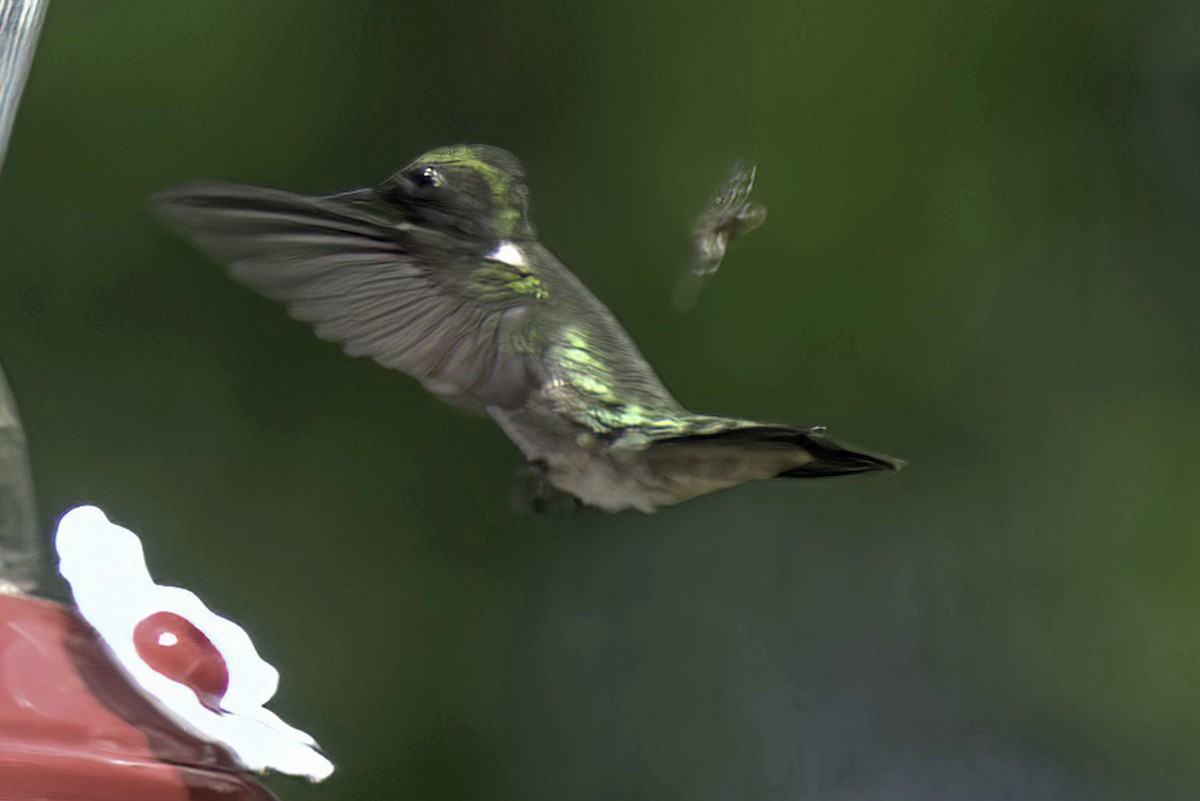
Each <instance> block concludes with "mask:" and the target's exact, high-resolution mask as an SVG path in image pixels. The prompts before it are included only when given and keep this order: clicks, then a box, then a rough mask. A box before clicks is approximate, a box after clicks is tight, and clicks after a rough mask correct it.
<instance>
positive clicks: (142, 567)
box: [55, 506, 333, 781]
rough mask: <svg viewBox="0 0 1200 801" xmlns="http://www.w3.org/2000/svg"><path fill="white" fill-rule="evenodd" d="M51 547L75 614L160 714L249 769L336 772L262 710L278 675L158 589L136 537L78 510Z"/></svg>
mask: <svg viewBox="0 0 1200 801" xmlns="http://www.w3.org/2000/svg"><path fill="white" fill-rule="evenodd" d="M55 545H56V547H57V549H58V557H59V572H60V573H62V576H63V578H65V579H66V580H67V581H68V582H69V583H70V585H71V592H72V594H73V595H74V597H75V605H76V606H77V607H78V608H79V612H80V614H81V615H83V617H84V619H85V620H87V622H88V623H89V624H90V625H91V626H92V628H94V629H95V630H96V632H97V633H98V634H99V635H100V637H101V638H102V639H103V640H104V643H105V645H106V646H108V649H109V650H110V651H111V652H112V654H113V656H114V657H115V658H116V660H117V662H118V663H119V664H120V665H121V667H122V668H124V670H125V672H126V673H127V674H128V675H129V677H130V678H131V679H132V680H133V681H134V683H135V684H136V685H137V686H138V687H140V688H141V690H142V692H144V693H145V694H146V695H147V697H149V698H150V699H151V700H152V701H153V702H154V703H155V705H156V706H157V707H158V708H159V709H160V710H162V712H163V713H164V714H166V715H167V716H168V717H169V718H171V719H172V720H174V721H175V722H176V723H177V724H179V725H180V726H181V727H182V728H184V729H185V730H187V731H189V732H191V733H192V734H194V735H195V736H197V737H200V738H202V739H204V740H208V741H211V742H213V743H217V744H218V745H221V746H224V747H225V748H226V749H227V750H228V751H229V752H230V753H231V754H233V756H234V757H235V758H236V759H237V760H238V761H239V762H241V763H242V764H243V765H244V766H245V767H246V768H247V769H249V770H254V771H262V770H267V769H271V770H277V771H280V772H281V773H290V774H292V775H296V776H306V777H308V778H309V779H311V780H313V781H321V780H322V779H324V778H326V777H327V776H329V774H331V773H332V772H333V763H331V762H330V761H329V760H328V759H326V758H325V757H324V756H323V755H322V754H321V753H320V751H319V750H318V749H317V746H316V742H315V741H314V740H313V738H312V737H310V736H309V735H307V734H305V733H304V732H302V731H300V730H299V729H295V728H292V727H291V726H289V725H287V724H286V723H284V722H283V721H282V720H280V719H279V717H278V716H277V715H276V714H275V713H273V712H270V711H268V710H267V709H264V708H263V705H264V704H265V703H266V702H267V701H269V700H270V699H271V696H273V695H274V694H275V690H276V689H277V687H278V686H279V671H277V670H276V669H275V668H273V667H272V666H271V665H269V664H268V663H267V662H265V661H264V660H263V659H262V657H260V656H259V655H258V652H257V651H256V650H255V649H254V644H253V643H252V642H251V641H250V637H249V635H247V634H246V632H245V631H244V630H243V629H242V627H241V626H239V625H238V624H236V623H234V622H233V621H231V620H227V619H225V618H223V617H221V616H220V615H217V614H214V613H213V612H212V611H211V610H210V609H209V608H208V607H207V606H205V605H204V602H203V601H201V600H200V599H199V598H197V597H196V595H195V594H193V593H191V592H189V591H188V590H184V589H180V588H179V587H163V586H160V585H158V584H155V583H154V579H152V578H151V577H150V573H149V571H148V570H147V568H146V558H145V556H144V555H143V553H142V543H141V541H140V540H139V539H138V537H137V535H136V534H134V533H133V532H132V531H129V530H128V529H126V528H122V527H121V526H118V525H115V524H114V523H112V522H110V521H109V519H108V518H107V517H106V516H105V514H104V512H102V511H100V510H99V509H97V508H96V507H95V506H80V507H76V508H75V509H72V510H71V511H69V512H67V513H66V514H65V515H63V517H62V520H60V521H59V524H58V533H57V535H56V538H55Z"/></svg>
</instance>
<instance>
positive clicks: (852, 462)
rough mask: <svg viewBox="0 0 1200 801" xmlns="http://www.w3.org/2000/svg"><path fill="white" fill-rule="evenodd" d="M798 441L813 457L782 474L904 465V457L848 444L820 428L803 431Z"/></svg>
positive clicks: (810, 474) (833, 473) (835, 472)
mask: <svg viewBox="0 0 1200 801" xmlns="http://www.w3.org/2000/svg"><path fill="white" fill-rule="evenodd" d="M795 442H796V444H797V445H799V446H800V447H802V448H803V449H804V450H806V451H808V452H809V453H810V454H812V457H813V460H812V461H811V462H808V463H807V464H802V465H800V466H799V467H794V468H792V469H790V470H784V471H783V472H782V473H780V474H779V477H780V478H820V477H822V476H844V475H849V474H851V473H870V472H873V471H875V470H889V471H891V472H893V473H894V472H896V471H897V470H900V469H902V468H903V467H904V465H905V461H904V460H903V459H897V458H895V457H892V456H884V455H883V454H879V453H868V452H866V451H860V450H855V449H853V448H848V447H846V446H845V445H841V444H839V443H837V442H834V441H833V440H831V439H828V438H827V437H825V436H824V433H823V430H820V429H816V430H809V431H803V432H800V433H799V434H798V435H797V436H796V440H795Z"/></svg>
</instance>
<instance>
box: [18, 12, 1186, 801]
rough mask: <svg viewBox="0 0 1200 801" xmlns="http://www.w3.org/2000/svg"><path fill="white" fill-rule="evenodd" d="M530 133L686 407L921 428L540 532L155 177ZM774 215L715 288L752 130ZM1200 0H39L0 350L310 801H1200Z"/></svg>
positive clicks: (338, 161) (491, 457)
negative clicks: (832, 475)
mask: <svg viewBox="0 0 1200 801" xmlns="http://www.w3.org/2000/svg"><path fill="white" fill-rule="evenodd" d="M463 141H477V142H488V143H493V144H497V145H501V146H503V147H506V148H508V149H510V150H512V151H513V152H515V153H516V154H517V155H519V156H520V157H521V158H522V159H523V160H524V162H525V165H526V168H527V170H528V172H529V175H530V185H531V189H532V193H533V202H534V209H533V211H534V219H535V221H536V223H537V224H538V226H539V228H540V231H541V234H542V237H543V239H544V241H545V242H546V243H547V245H548V246H549V247H550V248H551V249H552V250H554V251H555V252H556V253H557V255H558V256H559V257H560V258H561V259H562V260H563V261H564V262H565V263H566V264H568V265H569V266H570V267H571V268H572V269H573V270H574V271H575V272H576V273H577V274H578V275H579V276H580V277H581V278H582V279H583V280H584V281H585V282H586V283H587V284H588V285H590V286H591V287H592V288H593V289H594V291H595V292H596V294H597V295H598V296H599V297H600V298H601V299H603V300H604V301H605V302H606V303H607V304H608V305H609V306H610V307H611V308H612V309H613V311H614V312H616V314H617V315H618V316H619V317H620V318H621V320H622V321H623V322H624V323H625V324H626V326H627V327H628V329H629V330H630V332H631V334H632V335H633V336H634V338H635V339H636V340H637V341H638V342H639V344H640V345H641V347H642V350H643V351H644V352H645V353H646V355H647V356H648V358H649V359H650V360H651V361H652V362H653V363H654V364H655V365H656V367H657V368H658V369H659V371H660V373H661V375H662V376H663V379H664V380H665V381H666V383H667V384H668V385H669V386H670V387H671V388H672V389H673V390H674V391H675V392H676V394H677V395H678V396H679V397H680V398H681V399H682V400H683V401H684V402H685V403H686V404H688V405H689V406H692V407H693V408H696V409H699V410H703V411H706V412H714V413H721V412H724V413H732V414H736V415H741V416H752V417H759V418H763V419H770V420H779V421H787V422H793V423H805V424H808V423H823V424H825V425H828V426H829V427H830V429H831V432H832V433H834V434H835V435H839V436H841V437H844V438H846V439H848V440H849V441H851V442H854V443H858V444H861V445H864V446H868V447H871V448H876V449H879V450H882V451H886V452H889V453H894V454H896V455H899V456H903V457H905V458H907V459H908V460H909V461H910V467H909V469H908V470H906V471H905V472H903V473H901V474H900V475H898V476H880V477H872V478H864V479H848V480H837V481H830V482H827V483H821V482H774V483H763V484H757V485H753V486H744V487H741V488H738V489H736V490H732V491H729V492H725V493H721V494H718V495H714V496H710V497H706V498H701V499H698V500H696V501H693V502H690V503H688V504H685V505H682V506H680V507H676V508H673V509H669V510H666V511H664V512H662V513H660V514H657V515H654V516H641V515H638V514H633V513H630V514H622V515H618V516H612V517H610V516H604V515H601V514H596V513H588V514H580V515H574V516H570V515H568V516H561V517H550V518H537V517H522V516H516V515H513V514H511V513H510V512H509V511H508V507H507V494H508V487H509V476H510V474H511V472H512V471H513V470H514V469H515V468H516V467H517V465H518V463H519V457H518V454H517V452H516V450H515V449H514V448H513V447H512V446H511V445H510V444H509V443H508V442H507V441H506V440H505V439H504V438H503V436H502V435H501V434H500V433H499V431H498V430H497V429H496V428H495V427H494V426H493V425H492V424H491V423H489V422H488V421H486V420H483V419H476V418H471V417H468V416H465V415H463V414H461V413H459V412H457V411H455V410H454V409H452V408H450V407H448V406H445V405H442V404H440V403H439V402H437V401H436V400H435V399H434V398H432V397H431V396H429V395H428V394H427V393H425V392H424V391H423V390H421V389H420V387H419V386H418V385H417V383H416V382H414V381H412V380H411V379H409V378H407V377H405V376H403V375H401V374H399V373H391V372H388V371H386V370H383V369H381V368H379V367H378V366H376V365H375V364H373V363H372V362H369V361H364V360H351V359H349V358H347V357H345V356H344V355H342V354H341V353H340V351H339V350H338V348H337V347H336V346H334V345H331V344H327V343H323V342H321V341H319V340H318V339H316V337H314V336H313V335H312V334H311V332H309V331H308V330H307V328H306V327H305V326H303V325H301V324H299V323H295V322H293V321H291V320H289V319H288V318H287V317H286V315H285V314H284V313H283V311H282V310H281V309H280V308H279V307H277V306H275V305H274V304H272V303H270V302H268V301H266V300H263V299H261V298H259V297H258V296H256V295H254V294H253V293H251V292H249V291H247V290H245V289H243V288H242V287H239V286H237V285H235V284H234V283H233V282H232V281H230V280H229V279H228V278H227V277H226V276H225V275H224V274H223V273H222V271H221V270H220V269H219V268H217V267H214V266H212V265H210V264H208V263H206V262H205V260H204V259H203V258H202V257H201V256H200V255H199V254H198V253H197V252H195V251H194V250H192V249H190V248H189V247H188V246H187V245H185V244H184V243H183V242H181V241H178V240H176V239H174V238H173V237H171V236H170V235H169V234H168V233H166V232H165V231H164V230H163V228H162V227H161V226H160V225H159V224H157V223H156V221H155V220H154V219H153V218H152V216H151V215H150V213H149V211H148V206H147V201H146V199H147V197H148V196H149V195H150V194H151V193H152V192H154V191H155V190H158V189H161V188H163V187H166V186H170V185H172V184H175V183H178V182H181V181H184V180H188V179H194V178H220V179H228V180H236V181H241V182H247V183H258V184H264V185H269V186H277V187H283V188H288V189H292V190H295V191H310V192H324V191H333V190H339V189H345V188H351V187H355V186H359V185H365V184H369V183H372V182H374V181H376V180H378V179H380V178H382V177H383V176H384V175H386V174H387V173H388V172H389V171H391V170H393V169H395V168H396V167H398V166H400V165H401V164H403V163H405V162H407V161H408V160H409V159H410V158H412V157H413V156H415V155H416V154H418V153H420V152H422V151H424V150H426V149H429V148H431V147H434V146H437V145H442V144H449V143H455V142H463ZM739 156H746V157H749V158H752V159H754V160H756V161H757V162H758V164H759V185H758V198H759V199H760V200H761V201H762V202H764V203H765V204H766V205H767V206H768V207H769V208H770V210H771V215H770V219H769V220H768V222H767V224H766V226H765V227H763V228H762V229H761V230H760V231H757V232H755V233H754V234H753V235H751V236H748V237H747V238H745V239H744V240H740V241H738V243H737V244H736V245H735V246H734V247H733V248H732V251H731V254H730V256H729V258H728V259H727V261H726V263H725V265H724V267H723V268H722V272H721V274H720V275H719V276H718V277H717V279H716V280H715V281H714V282H713V283H712V284H710V286H709V287H708V289H707V291H706V294H705V295H704V297H703V298H702V299H701V302H700V304H699V306H698V308H697V309H696V310H695V311H694V312H692V313H691V314H688V315H683V316H680V315H676V314H674V313H672V312H671V311H670V310H669V305H668V296H669V293H670V289H671V286H672V284H673V282H674V281H675V279H676V276H677V275H678V274H679V271H680V270H681V269H682V268H683V267H684V266H685V264H686V262H687V258H688V255H689V241H688V236H689V231H688V228H689V224H690V220H691V218H692V216H693V215H694V214H695V213H696V212H697V211H698V210H699V209H700V208H702V206H703V204H704V202H705V199H706V198H707V196H708V193H709V192H710V191H711V189H712V188H713V187H714V186H715V185H716V183H717V182H718V181H719V180H720V179H721V178H722V177H723V176H724V175H725V173H726V171H727V169H728V168H729V166H730V165H731V164H732V162H733V161H734V159H735V158H737V157H739ZM1198 212H1200V5H1198V4H1196V3H1195V2H1194V0H1176V1H1175V2H1144V3H1115V2H1090V3H1070V2H1065V1H1064V0H1058V1H1056V2H1033V1H1032V0H1026V1H1018V2H1009V3H963V2H959V1H958V0H933V1H932V2H923V3H921V2H912V0H903V1H902V2H894V3H881V2H875V1H874V0H870V1H869V0H852V1H851V2H845V1H842V2H831V1H830V0H813V2H777V1H776V0H755V2H751V3H745V4H740V5H739V4H729V3H714V2H707V3H698V2H682V1H681V0H672V1H671V2H661V3H646V2H642V1H641V0H612V1H611V2H606V3H580V4H569V3H554V2H532V0H527V1H525V2H514V3H495V4H474V3H464V2H440V3H396V2H374V3H368V2H353V3H324V2H316V1H315V0H314V1H313V2H298V0H287V1H286V2H285V1H284V0H277V1H275V2H257V3H244V2H237V1H236V0H227V1H223V2H208V3H203V4H201V3H162V2H151V1H150V0H139V1H138V2H132V1H130V2H123V3H92V2H78V1H74V2H72V1H71V0H59V1H58V2H55V3H52V5H51V8H50V12H49V15H48V18H47V21H46V26H45V29H44V31H43V35H42V39H41V42H40V45H39V50H38V53H37V57H36V59H35V62H34V68H33V73H32V76H31V79H30V82H29V84H28V86H27V88H26V93H25V99H24V101H23V105H22V108H21V113H20V114H19V116H18V119H17V125H16V129H15V132H14V138H13V141H12V146H11V150H10V153H9V157H8V160H7V162H6V164H5V165H4V172H3V175H2V180H0V259H2V261H3V264H2V273H0V281H2V287H0V360H2V361H3V363H4V366H5V368H6V370H7V373H8V377H9V380H10V382H11V384H12V387H13V390H14V392H15V393H16V394H17V397H18V400H19V402H20V404H21V409H22V413H23V416H24V418H25V423H26V427H27V429H28V434H29V439H30V443H31V450H32V459H33V464H34V472H35V477H36V482H37V486H38V490H39V505H40V509H41V513H42V515H43V518H44V521H46V525H47V527H49V526H50V525H51V524H52V522H53V520H54V519H55V518H56V517H57V516H58V515H59V514H61V512H62V511H63V510H65V509H66V508H67V507H68V506H69V505H70V504H73V503H77V502H80V501H92V502H96V503H98V504H100V505H101V506H102V507H103V508H104V509H105V510H106V511H107V512H108V513H109V515H110V516H112V517H113V518H114V519H115V520H117V521H120V522H122V523H124V524H126V525H128V526H130V527H131V528H133V529H135V530H136V531H138V532H140V533H141V534H142V536H143V538H144V539H145V540H146V542H147V550H148V552H149V559H150V562H151V566H152V569H153V570H154V571H155V573H156V575H158V576H160V577H162V578H163V579H166V580H168V581H170V582H173V583H178V584H181V585H184V586H187V587H191V588H194V589H196V590H197V591H198V592H200V593H201V594H202V596H203V597H205V598H206V600H208V602H209V603H210V605H212V606H213V607H214V608H216V609H217V610H218V611H219V612H223V613H225V614H228V615H229V616H231V617H234V618H235V619H238V620H239V621H241V622H243V623H244V624H245V625H246V626H247V628H249V629H250V630H251V631H252V632H253V633H254V634H255V636H256V638H257V640H258V642H259V646H260V649H261V650H262V651H263V653H264V654H265V655H266V656H267V657H268V658H269V659H270V660H271V661H273V662H275V663H276V664H277V665H279V666H280V667H281V668H282V672H283V682H282V688H281V691H280V695H279V697H278V698H277V701H276V703H275V705H274V706H275V708H276V710H277V711H279V712H280V713H281V714H282V715H283V716H284V718H285V719H287V720H288V721H289V722H292V723H294V724H296V725H298V726H301V727H303V728H305V729H307V730H309V731H311V732H313V733H314V734H315V735H316V736H317V737H318V738H319V739H320V740H321V742H322V744H323V745H324V746H325V747H326V749H327V750H328V751H329V753H330V754H331V755H332V756H333V758H334V759H335V761H336V762H337V763H338V766H339V769H338V772H337V773H336V774H335V775H334V776H333V778H332V779H330V780H329V781H328V782H327V783H326V784H325V785H322V786H313V787H309V786H306V785H303V784H301V783H298V782H291V781H286V780H283V781H280V780H272V782H271V784H272V786H273V787H274V788H275V789H276V790H277V791H278V792H279V793H280V794H281V796H282V797H283V798H284V799H285V801H296V800H298V799H304V800H305V801H307V800H308V799H312V800H313V801H316V800H317V799H325V800H330V801H332V800H333V799H347V801H350V800H354V801H358V800H359V799H378V798H421V799H520V801H535V799H605V800H606V801H611V800H612V799H655V800H656V801H661V799H676V798H677V799H689V801H702V800H703V799H714V800H715V799H770V800H772V801H785V800H791V799H823V800H824V799H856V800H857V799H913V800H914V801H916V800H917V799H921V800H923V801H926V800H929V799H1002V798H1003V799H1009V798H1013V799H1053V800H1055V801H1057V800H1058V799H1126V798H1128V799H1149V798H1163V799H1193V798H1195V797H1196V794H1197V792H1198V791H1197V788H1198V787H1200V690H1198V682H1200V581H1198V580H1197V575H1198V572H1200V537H1198V536H1197V535H1198V533H1200V503H1197V490H1198V489H1200V482H1198V479H1200V469H1198V468H1197V466H1196V459H1197V456H1196V455H1197V452H1198V451H1200V411H1198V410H1200V369H1198V368H1200V364H1198V362H1200V358H1198V355H1200V349H1198V347H1197V343H1198V342H1200V315H1198V314H1197V302H1198V300H1200V226H1198V225H1197V223H1196V221H1197V213H1198Z"/></svg>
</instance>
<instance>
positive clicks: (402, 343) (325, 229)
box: [154, 183, 537, 411]
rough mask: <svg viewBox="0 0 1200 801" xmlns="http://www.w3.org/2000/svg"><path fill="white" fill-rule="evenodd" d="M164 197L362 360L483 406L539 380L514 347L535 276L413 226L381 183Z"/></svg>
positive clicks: (159, 202) (177, 216)
mask: <svg viewBox="0 0 1200 801" xmlns="http://www.w3.org/2000/svg"><path fill="white" fill-rule="evenodd" d="M154 200H155V206H156V207H157V209H158V211H159V212H160V213H162V215H163V216H165V217H166V218H167V219H168V220H169V221H170V222H171V223H172V224H173V225H174V227H176V228H177V229H178V230H179V231H181V232H182V233H184V234H185V235H187V236H188V237H189V238H191V239H193V240H194V241H195V242H196V243H197V244H198V245H199V246H200V247H201V248H202V249H203V250H205V251H206V252H207V253H209V254H210V255H211V256H213V257H214V258H215V259H217V260H218V261H221V262H224V263H226V264H228V265H229V267H230V271H231V273H232V274H233V277H234V278H235V279H237V280H238V281H240V282H242V283H244V284H247V285H249V286H251V287H253V288H254V289H256V290H258V291H259V292H261V293H262V294H263V295H266V296H267V297H269V298H272V299H274V300H277V301H280V302H281V303H283V304H284V305H285V306H286V307H287V309H288V311H289V313H290V314H291V315H292V316H293V317H295V318H297V319H299V320H303V321H305V322H308V323H311V324H312V325H313V327H314V329H315V330H316V332H317V334H318V336H320V337H322V338H323V339H328V340H332V341H335V342H340V343H342V344H343V345H344V347H345V350H346V352H347V353H348V354H350V355H351V356H370V357H371V358H373V359H375V361H377V362H379V363H380V364H382V365H383V366H385V367H390V368H393V369H396V370H400V371H402V372H405V373H408V374H409V375H412V376H414V377H416V378H418V379H420V380H421V382H422V383H423V384H424V385H425V386H426V388H428V389H429V390H430V391H432V392H435V393H437V394H438V395H441V396H443V397H444V398H446V399H447V400H450V401H452V402H454V403H456V404H459V405H462V406H466V407H467V408H471V409H474V410H476V411H483V410H484V409H486V407H488V406H499V407H502V408H509V407H512V406H516V405H518V404H520V403H521V401H522V400H523V398H524V396H525V394H526V393H527V392H528V390H529V388H530V387H531V386H532V385H533V384H534V383H535V378H534V376H533V375H532V370H533V367H532V366H531V365H530V364H529V363H528V360H527V359H526V358H524V357H523V356H522V354H521V352H518V351H517V350H516V349H515V348H514V347H513V346H514V344H515V343H516V342H518V341H520V340H521V339H522V338H523V337H527V330H526V329H527V328H528V325H527V323H528V317H529V314H530V310H531V308H532V304H534V303H536V302H537V293H535V292H530V291H529V288H528V280H529V276H528V275H527V274H524V273H519V272H517V269H516V268H515V267H513V266H511V265H509V264H505V263H503V262H500V261H488V260H486V259H485V258H484V255H485V254H486V253H488V252H489V248H488V244H489V243H484V242H479V241H469V242H468V241H464V240H462V239H456V238H454V237H450V236H447V235H444V234H440V233H438V232H436V231H432V230H430V229H427V228H423V227H420V226H415V225H412V224H410V223H408V222H405V221H404V220H403V219H402V218H401V217H400V216H399V215H397V214H395V213H394V212H391V213H389V210H388V208H387V205H386V204H385V203H383V202H382V201H381V200H380V199H379V197H378V196H377V195H376V194H375V192H374V190H370V189H366V190H361V191H358V192H348V193H345V194H341V195H329V196H324V197H307V196H302V195H294V194H291V193H288V192H282V191H277V190H272V189H262V188H258V187H252V186H240V185H235V184H223V183H197V184H188V185H184V186H181V187H178V188H175V189H170V190H167V191H166V192H163V193H161V194H159V195H157V196H156V197H155V199H154ZM496 244H498V243H496Z"/></svg>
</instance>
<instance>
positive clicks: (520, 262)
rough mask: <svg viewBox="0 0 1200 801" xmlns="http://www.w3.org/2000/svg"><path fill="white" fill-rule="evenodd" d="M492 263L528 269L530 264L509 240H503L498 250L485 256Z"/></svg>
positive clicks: (497, 247)
mask: <svg viewBox="0 0 1200 801" xmlns="http://www.w3.org/2000/svg"><path fill="white" fill-rule="evenodd" d="M484 258H485V259H488V260H490V261H498V262H501V263H503V264H508V265H510V266H512V267H528V266H529V262H528V261H526V260H525V254H524V253H523V252H522V251H521V249H520V248H519V247H517V246H516V245H514V244H513V243H512V242H509V241H508V240H507V239H505V240H502V241H501V242H500V244H499V245H497V246H496V249H495V250H493V251H492V252H491V253H489V254H487V255H486V256H484Z"/></svg>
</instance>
